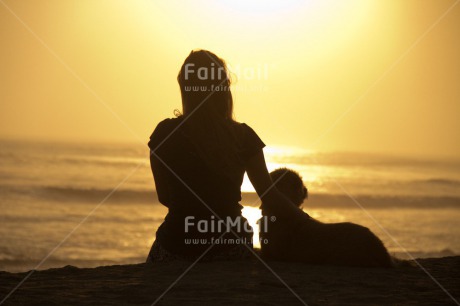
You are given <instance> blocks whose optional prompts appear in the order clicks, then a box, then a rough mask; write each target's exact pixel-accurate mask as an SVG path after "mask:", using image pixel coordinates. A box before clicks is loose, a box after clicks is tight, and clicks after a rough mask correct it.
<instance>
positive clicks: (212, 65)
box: [177, 50, 242, 181]
mask: <svg viewBox="0 0 460 306" xmlns="http://www.w3.org/2000/svg"><path fill="white" fill-rule="evenodd" d="M177 81H178V83H179V86H180V90H181V96H182V114H180V116H183V117H184V120H185V122H184V127H185V129H184V133H185V134H186V136H188V137H189V139H190V140H191V142H192V144H193V145H194V147H195V149H196V152H197V154H198V155H199V157H200V158H201V159H202V160H203V161H204V162H205V164H206V165H208V167H209V168H211V169H212V170H214V171H215V172H216V173H218V174H221V175H223V176H226V177H227V178H230V179H231V180H232V181H235V180H237V179H238V178H239V177H238V176H239V174H238V173H241V170H239V168H240V167H242V163H241V162H240V160H239V157H238V147H239V146H238V140H239V139H238V138H239V137H237V133H236V121H235V120H234V116H233V98H232V93H231V91H230V83H231V81H230V76H229V72H228V69H227V66H226V64H225V61H224V60H223V59H221V58H219V57H217V56H216V55H215V54H214V53H212V52H210V51H206V50H197V51H192V52H191V53H190V55H189V56H188V57H187V58H186V59H185V61H184V63H183V65H182V67H181V69H180V72H179V75H178V76H177Z"/></svg>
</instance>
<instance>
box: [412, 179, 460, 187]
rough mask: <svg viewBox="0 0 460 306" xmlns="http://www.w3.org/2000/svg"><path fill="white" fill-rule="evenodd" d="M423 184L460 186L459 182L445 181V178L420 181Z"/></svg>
mask: <svg viewBox="0 0 460 306" xmlns="http://www.w3.org/2000/svg"><path fill="white" fill-rule="evenodd" d="M419 182H421V183H428V184H436V185H446V186H452V187H456V186H460V181H459V180H452V179H445V178H431V179H426V180H421V181H419Z"/></svg>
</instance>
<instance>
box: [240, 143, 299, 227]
mask: <svg viewBox="0 0 460 306" xmlns="http://www.w3.org/2000/svg"><path fill="white" fill-rule="evenodd" d="M246 171H247V173H248V177H249V180H250V181H251V183H252V185H253V186H254V188H255V190H256V192H257V194H258V195H259V197H260V198H261V200H262V206H263V207H264V206H265V207H267V208H268V209H269V210H270V211H271V212H273V213H274V214H275V215H276V216H280V217H285V218H288V219H290V220H292V219H297V218H299V219H304V218H305V214H304V213H303V212H302V211H301V210H300V209H299V208H297V207H296V206H295V205H294V204H293V203H292V202H291V201H289V200H288V198H286V197H285V196H284V195H283V194H282V193H281V192H279V191H278V189H276V187H275V186H274V185H273V182H272V179H271V177H270V174H269V173H268V170H267V165H266V163H265V157H264V153H263V151H262V150H260V151H259V152H258V153H256V154H255V155H253V156H252V157H251V158H250V159H249V160H248V162H247V165H246Z"/></svg>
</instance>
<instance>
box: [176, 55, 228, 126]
mask: <svg viewBox="0 0 460 306" xmlns="http://www.w3.org/2000/svg"><path fill="white" fill-rule="evenodd" d="M177 81H178V82H179V86H180V90H181V95H182V112H183V115H184V116H185V117H187V116H189V115H190V114H192V113H194V114H196V115H198V116H196V117H200V118H201V119H203V118H202V117H208V118H209V117H210V118H214V119H217V120H218V119H229V120H232V119H233V98H232V93H231V91H230V77H229V73H228V70H227V66H226V64H225V61H224V60H223V59H221V58H219V57H217V55H215V54H214V53H212V52H210V51H207V50H197V51H192V52H191V53H190V54H189V56H188V57H187V58H186V59H185V61H184V64H183V65H182V67H181V69H180V71H179V75H178V76H177Z"/></svg>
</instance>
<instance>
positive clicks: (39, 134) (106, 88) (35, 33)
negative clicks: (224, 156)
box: [0, 0, 460, 156]
mask: <svg viewBox="0 0 460 306" xmlns="http://www.w3.org/2000/svg"><path fill="white" fill-rule="evenodd" d="M454 4H455V1H451V0H449V1H448V0H425V1H419V0H413V1H409V0H407V1H388V0H381V1H372V0H362V1H341V0H337V1H328V0H305V1H299V0H268V1H262V0H244V1H243V0H234V1H231V0H228V1H225V0H221V1H213V0H210V1H172V0H165V1H151V0H148V1H147V0H145V1H141V0H133V1H114V0H107V1H104V0H98V1H92V0H66V1H62V0H53V1H45V0H43V1H36V0H29V1H26V0H22V1H13V0H0V37H1V42H2V45H1V48H0V67H1V70H0V71H1V75H0V77H1V79H0V103H1V109H0V137H2V138H16V139H22V138H33V139H45V140H62V139H65V140H67V141H142V142H144V143H145V142H146V141H147V139H148V137H149V136H150V133H151V131H152V129H153V128H154V127H155V125H156V123H157V122H158V121H160V120H162V119H163V118H166V117H172V116H173V110H174V109H175V108H180V105H181V104H180V93H179V88H178V85H177V82H176V76H177V73H178V71H179V68H180V66H181V64H182V62H183V60H184V59H185V57H186V56H187V55H188V53H189V52H190V50H192V49H197V48H203V49H208V50H211V51H213V52H215V53H216V54H217V55H219V56H220V57H222V58H224V59H225V60H226V61H227V63H228V64H229V65H230V66H231V67H232V70H233V72H234V74H235V75H236V77H237V81H236V82H235V85H234V98H235V113H236V118H237V120H238V121H241V122H246V123H248V124H249V125H250V126H252V127H253V128H254V129H255V130H256V131H257V132H258V133H259V135H260V136H261V138H262V139H263V140H264V141H265V142H266V143H267V144H268V145H271V146H276V145H281V146H294V147H299V148H305V149H313V150H338V151H382V152H388V153H408V154H430V155H451V156H456V155H459V154H460V136H459V135H460V129H459V128H460V123H459V115H460V86H459V85H460V84H459V81H460V56H459V54H460V5H456V6H454V7H453V8H451V7H452V6H453V5H454ZM449 8H451V9H450V11H448V10H449ZM446 12H447V14H446ZM251 75H252V76H253V77H252V78H251Z"/></svg>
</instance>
